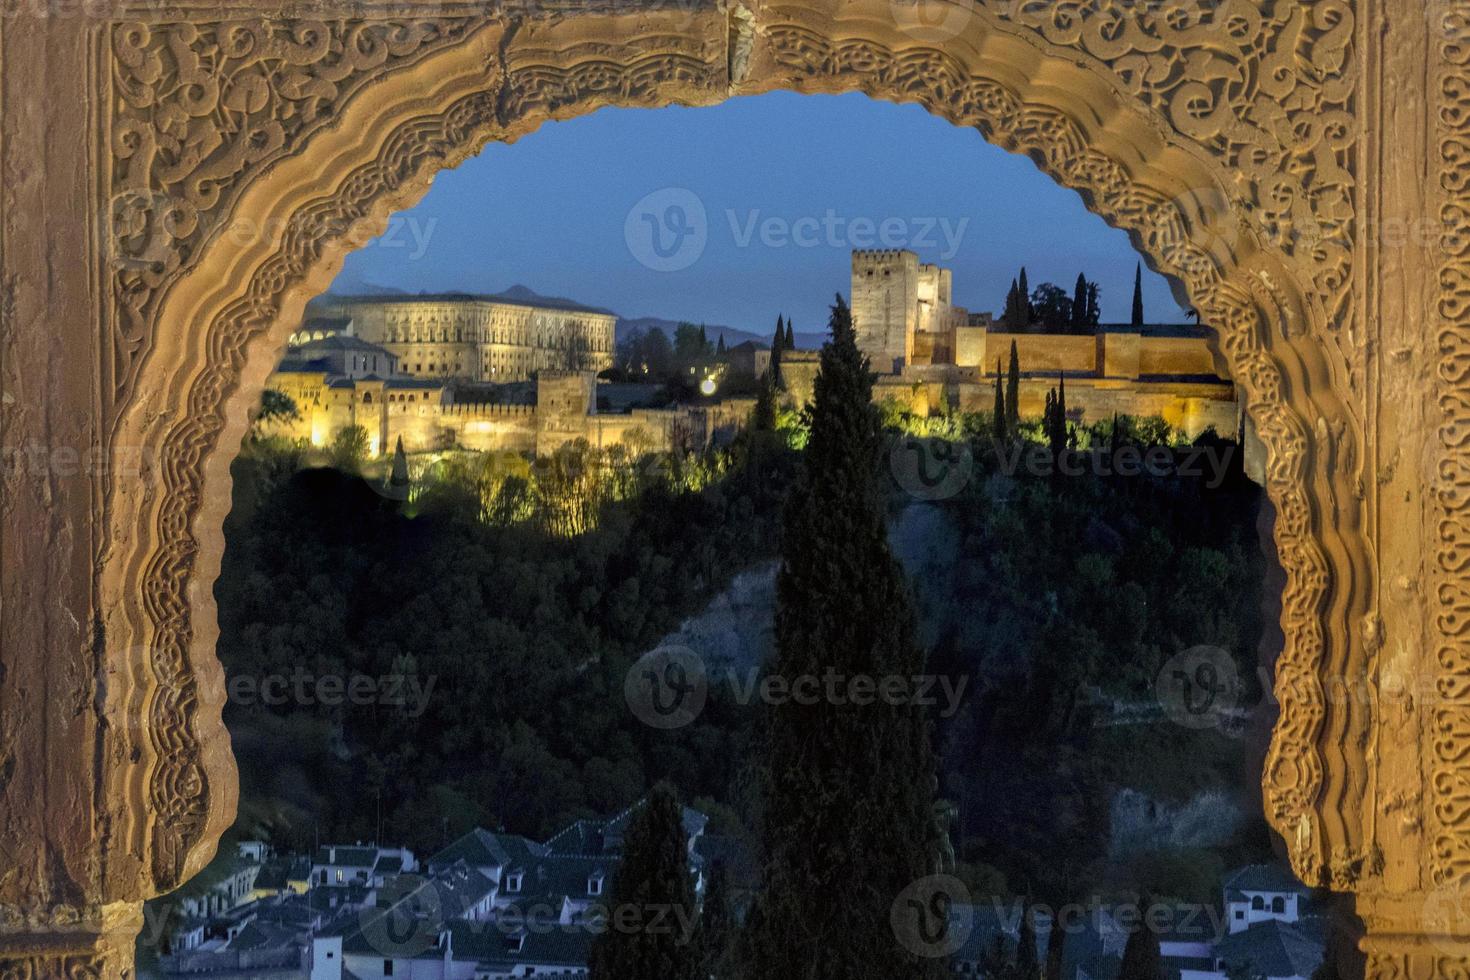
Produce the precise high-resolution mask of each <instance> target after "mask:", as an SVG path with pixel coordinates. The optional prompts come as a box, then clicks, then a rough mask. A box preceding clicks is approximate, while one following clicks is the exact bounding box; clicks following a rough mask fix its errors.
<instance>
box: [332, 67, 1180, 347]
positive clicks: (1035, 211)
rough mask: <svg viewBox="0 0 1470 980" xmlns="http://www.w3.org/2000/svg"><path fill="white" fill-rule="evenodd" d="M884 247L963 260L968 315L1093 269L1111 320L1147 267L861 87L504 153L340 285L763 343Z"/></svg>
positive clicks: (973, 151) (400, 228) (1174, 311)
mask: <svg viewBox="0 0 1470 980" xmlns="http://www.w3.org/2000/svg"><path fill="white" fill-rule="evenodd" d="M670 189H673V190H670ZM686 192H687V193H686ZM649 195H653V197H652V198H650V197H649ZM691 195H692V196H691ZM640 201H642V202H644V203H643V204H642V205H640V204H639V202H640ZM692 202H697V204H698V206H702V207H703V209H704V212H705V221H704V223H703V224H702V225H701V224H700V223H699V221H698V215H697V211H695V209H694V205H693V203H692ZM671 208H672V209H673V210H671ZM630 212H632V215H631V218H630ZM772 219H774V220H772ZM802 219H806V220H805V221H802ZM655 228H656V229H657V230H658V233H659V236H660V242H659V244H660V247H661V248H662V249H663V253H660V252H658V251H655V250H653V248H652V245H653V243H652V239H651V237H650V236H651V235H652V234H653V231H654V229H655ZM681 230H682V231H684V232H685V233H684V234H683V235H682V237H681V236H680V234H679V233H680V232H681ZM701 232H702V233H703V234H702V235H701ZM884 244H899V245H906V246H908V247H910V248H912V249H913V250H914V251H916V252H918V253H919V256H920V258H921V260H923V261H926V262H938V263H940V264H941V265H945V266H948V267H950V268H952V269H953V270H954V282H955V299H956V302H958V303H960V304H962V305H965V306H968V307H970V308H971V309H974V310H990V311H993V312H995V313H999V312H1000V309H1001V307H1002V305H1003V303H1004V299H1005V293H1006V289H1007V287H1008V286H1009V284H1010V280H1011V277H1012V276H1013V275H1015V274H1016V271H1017V269H1018V268H1019V267H1020V266H1021V265H1022V264H1023V263H1024V264H1025V265H1026V267H1027V273H1028V275H1029V278H1030V282H1031V285H1032V286H1033V287H1034V286H1035V285H1037V284H1038V283H1041V282H1043V281H1047V280H1050V281H1052V282H1055V283H1057V284H1059V285H1061V286H1062V287H1063V288H1065V289H1066V290H1067V291H1068V293H1069V294H1070V293H1071V290H1072V285H1073V283H1074V282H1075V280H1076V278H1077V273H1078V272H1079V271H1085V272H1086V273H1087V274H1088V278H1090V279H1096V280H1098V281H1099V282H1100V283H1101V285H1102V304H1103V317H1104V319H1105V320H1109V321H1119V320H1127V318H1128V315H1129V303H1130V299H1131V295H1132V284H1133V269H1134V264H1135V262H1136V261H1137V255H1136V254H1135V253H1134V252H1133V250H1132V248H1131V247H1130V245H1129V243H1128V239H1127V237H1126V236H1125V235H1124V234H1123V233H1122V232H1120V231H1115V230H1113V229H1111V228H1109V227H1107V225H1105V224H1104V223H1103V221H1102V220H1101V219H1100V218H1097V217H1096V216H1094V215H1092V214H1089V213H1088V212H1087V211H1086V209H1085V208H1083V206H1082V201H1081V199H1080V198H1079V197H1078V196H1077V195H1076V194H1074V193H1072V192H1071V191H1068V190H1064V189H1062V188H1061V187H1059V186H1057V185H1056V184H1055V183H1054V182H1053V181H1052V180H1051V179H1050V178H1048V177H1046V176H1045V175H1043V174H1042V173H1041V172H1040V171H1039V170H1037V169H1036V167H1035V165H1034V164H1032V163H1031V162H1030V161H1029V160H1027V159H1025V158H1023V157H1018V156H1014V155H1012V154H1008V153H1004V152H1002V151H1001V150H999V149H996V148H995V147H992V146H990V145H988V144H987V143H986V142H985V141H984V140H983V139H982V138H981V136H980V134H979V133H977V132H976V131H974V130H972V129H962V128H959V127H956V126H952V125H950V124H949V123H947V122H945V121H944V120H942V119H940V118H938V117H936V116H931V115H929V114H928V113H927V112H925V111H924V110H923V109H921V108H919V107H917V106H912V105H904V106H895V105H891V104H889V103H885V102H877V101H873V100H871V99H868V98H867V97H866V96H862V95H856V94H854V95H843V96H801V95H795V94H791V93H776V94H772V95H765V96H758V97H751V98H742V99H734V100H732V101H730V102H726V103H724V104H722V105H719V106H715V107H712V108H699V109H690V108H680V107H671V108H665V109H658V110H643V109H603V110H601V111H599V112H596V113H593V114H592V115H589V116H584V117H582V118H579V119H574V120H570V121H567V122H559V123H548V124H546V125H545V126H543V127H542V128H541V129H540V130H538V131H536V132H534V133H532V134H530V135H529V136H527V137H525V138H524V139H522V140H521V141H520V142H518V143H515V144H513V145H505V144H500V143H492V144H491V145H489V146H488V147H487V148H486V149H485V151H484V152H483V153H481V154H480V155H479V156H478V157H476V158H475V159H473V160H470V161H468V162H466V163H465V164H463V165H462V166H460V167H459V168H458V169H456V170H453V171H446V172H444V173H441V174H440V175H439V176H438V178H437V179H436V181H435V183H434V187H433V189H432V190H431V191H430V193H429V194H428V195H427V196H426V197H425V198H424V200H423V201H422V202H421V203H420V204H419V206H418V207H416V208H413V209H412V210H410V211H407V212H404V213H403V214H402V215H399V216H396V217H395V220H394V223H393V225H391V226H390V229H389V232H388V234H387V235H385V236H384V237H383V238H381V239H379V240H377V241H375V242H373V243H372V244H370V245H369V246H367V247H366V248H363V249H361V250H360V251H358V252H357V253H355V254H353V255H351V256H350V257H349V258H348V260H347V264H346V266H345V267H344V269H343V272H342V275H341V276H340V277H339V278H338V280H337V282H336V284H335V285H334V290H336V291H339V292H341V291H355V290H356V289H358V288H360V287H361V286H363V285H364V284H371V285H377V286H391V287H396V288H399V289H404V290H407V291H409V292H419V291H424V290H428V291H439V290H442V291H449V290H466V291H475V292H498V291H500V290H502V289H505V288H507V287H509V286H511V285H513V284H517V283H519V284H523V285H526V286H529V287H530V288H532V289H534V290H536V291H537V292H539V293H542V294H545V295H553V296H565V297H568V298H571V299H576V300H579V301H581V302H584V303H588V304H592V305H596V306H605V307H608V308H610V309H613V310H616V311H617V312H618V313H621V314H622V315H624V316H630V317H636V316H661V317H667V318H670V319H686V320H693V321H696V322H705V323H711V324H716V323H718V324H724V325H727V326H732V327H738V328H742V329H748V330H755V331H758V332H762V333H763V332H765V331H766V330H767V329H768V328H769V326H770V324H771V323H772V322H773V321H774V320H775V317H776V314H777V313H778V312H785V313H787V314H790V315H792V316H793V317H795V320H796V326H797V329H798V331H803V332H805V331H816V330H820V329H822V328H823V326H824V324H825V321H826V308H827V305H828V304H829V303H830V302H831V297H832V294H833V293H834V292H835V291H838V290H841V291H842V292H843V293H844V294H845V293H846V292H847V287H848V269H849V258H848V255H849V251H850V249H851V248H852V247H854V246H855V245H857V246H866V247H878V246H880V245H884ZM663 255H667V260H666V259H665V258H664V257H662V256H663ZM640 259H642V260H647V261H640ZM650 265H653V266H660V265H670V266H681V267H680V268H677V269H676V270H675V271H661V270H660V269H659V268H650ZM1144 300H1145V305H1146V310H1147V314H1148V319H1149V320H1150V321H1164V320H1179V319H1182V311H1181V310H1180V308H1179V305H1178V304H1177V303H1176V302H1175V301H1174V299H1173V297H1172V296H1171V294H1170V292H1169V288H1168V286H1167V284H1166V282H1165V280H1164V279H1163V278H1161V277H1159V276H1155V275H1153V274H1152V273H1150V272H1148V270H1147V269H1145V270H1144Z"/></svg>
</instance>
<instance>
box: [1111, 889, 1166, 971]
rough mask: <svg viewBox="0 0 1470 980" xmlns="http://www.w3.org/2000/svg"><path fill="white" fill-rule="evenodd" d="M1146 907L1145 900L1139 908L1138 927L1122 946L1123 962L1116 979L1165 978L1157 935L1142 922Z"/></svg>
mask: <svg viewBox="0 0 1470 980" xmlns="http://www.w3.org/2000/svg"><path fill="white" fill-rule="evenodd" d="M1147 908H1148V903H1147V901H1145V902H1144V903H1143V904H1142V906H1141V907H1140V909H1139V916H1138V928H1136V929H1135V930H1134V931H1133V932H1131V933H1129V935H1128V942H1127V944H1126V945H1124V947H1123V962H1122V963H1121V964H1120V965H1119V967H1118V980H1165V973H1164V957H1163V954H1162V952H1161V951H1160V950H1159V937H1158V936H1157V935H1155V934H1154V932H1153V931H1152V930H1151V929H1149V928H1148V926H1147V925H1146V924H1145V923H1144V919H1145V915H1144V914H1143V913H1144V912H1145V910H1146V909H1147Z"/></svg>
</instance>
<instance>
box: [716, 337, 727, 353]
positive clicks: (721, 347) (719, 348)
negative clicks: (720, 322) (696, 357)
mask: <svg viewBox="0 0 1470 980" xmlns="http://www.w3.org/2000/svg"><path fill="white" fill-rule="evenodd" d="M715 353H716V354H717V355H719V356H720V357H724V356H725V335H724V334H720V336H719V339H718V340H717V341H716V343H715Z"/></svg>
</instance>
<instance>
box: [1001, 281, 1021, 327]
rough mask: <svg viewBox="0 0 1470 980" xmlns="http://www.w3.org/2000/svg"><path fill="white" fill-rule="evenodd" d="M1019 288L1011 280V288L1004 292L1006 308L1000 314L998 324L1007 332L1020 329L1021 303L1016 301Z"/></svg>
mask: <svg viewBox="0 0 1470 980" xmlns="http://www.w3.org/2000/svg"><path fill="white" fill-rule="evenodd" d="M1020 292H1021V287H1020V286H1017V285H1016V280H1014V279H1012V280H1011V288H1010V289H1009V290H1007V291H1006V306H1005V309H1004V310H1003V311H1001V314H1000V322H1001V323H1002V324H1004V326H1005V328H1006V329H1007V330H1011V331H1018V330H1020V329H1021V313H1020V310H1021V302H1020V300H1019V299H1017V296H1019V295H1020Z"/></svg>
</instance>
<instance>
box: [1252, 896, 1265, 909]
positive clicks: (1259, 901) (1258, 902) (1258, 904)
mask: <svg viewBox="0 0 1470 980" xmlns="http://www.w3.org/2000/svg"><path fill="white" fill-rule="evenodd" d="M1265 908H1266V900H1265V899H1264V898H1262V897H1261V896H1259V895H1257V896H1256V897H1255V898H1253V899H1251V909H1252V910H1254V911H1256V912H1261V911H1264V910H1265Z"/></svg>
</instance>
